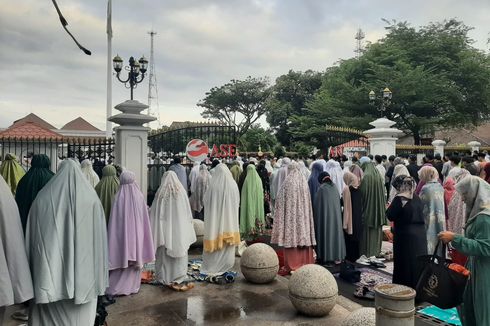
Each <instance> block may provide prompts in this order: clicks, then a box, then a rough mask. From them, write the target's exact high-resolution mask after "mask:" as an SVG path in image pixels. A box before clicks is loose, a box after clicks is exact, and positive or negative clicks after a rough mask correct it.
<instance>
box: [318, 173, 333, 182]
mask: <svg viewBox="0 0 490 326" xmlns="http://www.w3.org/2000/svg"><path fill="white" fill-rule="evenodd" d="M318 182H319V183H320V184H322V183H325V182H329V183H332V179H330V174H328V172H322V173H320V175H319V176H318Z"/></svg>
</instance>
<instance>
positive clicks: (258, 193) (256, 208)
mask: <svg viewBox="0 0 490 326" xmlns="http://www.w3.org/2000/svg"><path fill="white" fill-rule="evenodd" d="M264 224H265V214H264V189H263V188H262V180H261V179H260V177H259V174H258V173H257V170H256V169H255V165H253V164H250V165H249V166H247V177H246V178H245V181H244V183H243V188H242V193H241V201H240V234H241V235H242V236H243V237H246V236H247V235H252V234H257V233H260V230H257V225H259V226H263V225H264Z"/></svg>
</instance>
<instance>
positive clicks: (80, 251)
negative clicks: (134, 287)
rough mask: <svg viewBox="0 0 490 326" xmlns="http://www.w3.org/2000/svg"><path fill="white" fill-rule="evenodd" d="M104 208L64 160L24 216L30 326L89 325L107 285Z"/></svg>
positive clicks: (78, 172)
mask: <svg viewBox="0 0 490 326" xmlns="http://www.w3.org/2000/svg"><path fill="white" fill-rule="evenodd" d="M104 216H105V215H104V209H103V207H102V204H101V202H100V200H99V198H98V197H97V194H96V192H95V191H94V190H93V188H92V186H91V185H90V184H89V182H88V181H87V179H86V178H85V176H84V175H83V173H82V171H81V169H80V164H79V163H78V162H75V161H74V160H71V159H68V160H64V161H63V163H62V164H61V165H60V168H59V170H58V173H56V174H55V175H54V177H52V178H51V180H50V181H49V182H48V183H47V184H46V185H45V186H44V188H43V189H42V190H41V191H40V192H39V193H38V194H37V196H36V199H35V200H34V202H33V203H32V206H31V209H30V211H29V218H28V222H27V231H26V250H27V256H28V260H29V265H30V268H31V272H32V281H33V286H34V302H33V303H34V304H32V303H31V307H30V313H29V325H31V326H37V325H41V326H53V325H70V326H91V325H93V324H94V320H95V314H96V309H97V297H98V296H100V295H103V294H104V293H105V290H106V288H107V287H108V285H109V272H108V256H107V231H106V223H105V217H104Z"/></svg>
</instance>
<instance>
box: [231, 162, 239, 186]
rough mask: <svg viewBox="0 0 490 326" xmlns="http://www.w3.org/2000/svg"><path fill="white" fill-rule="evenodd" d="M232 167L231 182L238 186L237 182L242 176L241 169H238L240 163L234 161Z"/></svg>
mask: <svg viewBox="0 0 490 326" xmlns="http://www.w3.org/2000/svg"><path fill="white" fill-rule="evenodd" d="M232 165H233V166H232V167H231V168H230V172H231V175H232V176H233V180H235V182H236V183H237V184H238V181H240V174H242V169H240V163H238V162H237V161H234V162H233V163H232Z"/></svg>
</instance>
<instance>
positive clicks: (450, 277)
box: [416, 242, 468, 309]
mask: <svg viewBox="0 0 490 326" xmlns="http://www.w3.org/2000/svg"><path fill="white" fill-rule="evenodd" d="M439 244H440V242H439V243H437V245H436V248H435V250H434V253H433V254H432V255H425V256H420V257H417V260H418V264H419V270H420V271H421V274H420V277H419V280H418V282H417V286H416V291H417V296H416V300H417V301H419V302H428V303H431V304H433V305H434V306H436V307H439V308H441V309H449V308H453V307H456V306H458V305H460V304H461V303H462V302H463V293H464V290H465V288H466V283H467V281H468V277H467V276H465V275H463V274H460V273H458V272H455V271H453V270H452V269H450V268H449V267H448V266H449V264H451V263H452V261H451V260H449V259H446V258H444V257H441V256H439V255H438V254H437V249H439ZM442 252H443V253H445V252H446V246H445V245H444V244H443V250H442Z"/></svg>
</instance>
